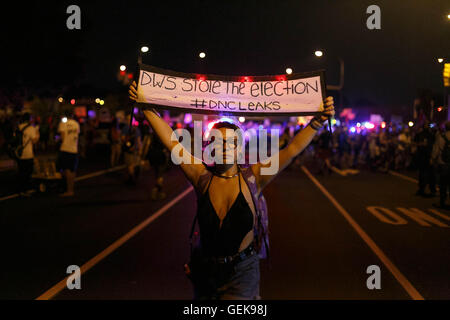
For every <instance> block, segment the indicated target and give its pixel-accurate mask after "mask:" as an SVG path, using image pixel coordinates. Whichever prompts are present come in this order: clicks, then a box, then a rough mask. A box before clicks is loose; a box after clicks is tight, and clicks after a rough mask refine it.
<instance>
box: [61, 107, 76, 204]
mask: <svg viewBox="0 0 450 320" xmlns="http://www.w3.org/2000/svg"><path fill="white" fill-rule="evenodd" d="M58 133H59V134H60V135H61V141H62V143H61V147H60V148H59V161H58V162H59V168H60V169H61V170H63V171H64V172H63V173H64V177H65V178H66V184H67V190H66V192H65V193H63V194H61V196H62V197H72V196H73V195H74V182H75V173H76V171H77V168H78V136H79V134H80V125H79V124H78V122H77V121H75V120H74V119H72V116H71V114H70V113H66V115H65V116H64V117H63V118H62V120H61V122H60V123H59V126H58Z"/></svg>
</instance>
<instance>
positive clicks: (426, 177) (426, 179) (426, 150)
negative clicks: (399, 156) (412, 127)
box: [414, 120, 436, 197]
mask: <svg viewBox="0 0 450 320" xmlns="http://www.w3.org/2000/svg"><path fill="white" fill-rule="evenodd" d="M414 142H415V143H416V145H417V154H416V161H417V167H418V169H419V190H418V191H417V193H416V195H418V196H422V197H425V196H427V194H426V193H425V188H426V186H427V185H429V188H430V192H431V196H434V195H435V194H436V176H435V173H434V168H433V166H432V165H431V163H430V158H431V152H432V149H433V144H434V135H433V132H432V131H431V128H430V126H429V123H428V121H426V120H425V121H424V125H423V126H422V127H420V128H419V131H418V132H417V134H416V136H415V138H414Z"/></svg>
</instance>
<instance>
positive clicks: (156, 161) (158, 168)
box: [148, 131, 169, 201]
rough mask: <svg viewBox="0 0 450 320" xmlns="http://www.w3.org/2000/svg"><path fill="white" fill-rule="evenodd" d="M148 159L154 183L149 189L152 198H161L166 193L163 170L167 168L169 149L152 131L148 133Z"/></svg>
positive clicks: (164, 196)
mask: <svg viewBox="0 0 450 320" xmlns="http://www.w3.org/2000/svg"><path fill="white" fill-rule="evenodd" d="M148 160H149V162H150V165H151V166H152V168H153V170H154V173H155V178H156V183H155V186H154V187H153V189H152V191H151V199H152V200H154V201H155V200H163V199H165V198H166V194H165V193H164V192H163V184H164V172H165V171H166V169H167V166H168V161H169V151H168V150H167V149H166V148H165V147H164V145H163V144H162V142H161V140H160V139H159V138H158V136H157V135H156V134H155V132H154V131H152V133H151V135H150V147H149V150H148Z"/></svg>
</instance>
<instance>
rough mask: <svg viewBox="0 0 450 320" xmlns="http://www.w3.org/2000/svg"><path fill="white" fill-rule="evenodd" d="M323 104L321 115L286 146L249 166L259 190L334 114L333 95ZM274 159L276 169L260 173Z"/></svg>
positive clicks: (305, 145) (307, 143)
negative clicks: (264, 159) (267, 172)
mask: <svg viewBox="0 0 450 320" xmlns="http://www.w3.org/2000/svg"><path fill="white" fill-rule="evenodd" d="M324 104H325V109H324V112H323V113H322V115H321V116H320V117H317V118H314V119H313V120H311V123H310V125H308V126H307V127H306V128H304V129H303V130H302V131H300V132H299V133H297V134H296V135H295V137H294V138H293V139H292V141H291V143H289V145H288V146H287V147H286V148H284V149H282V150H281V151H280V152H278V153H276V154H275V155H273V156H271V157H270V158H269V160H268V162H267V163H265V164H262V163H261V162H258V163H256V164H254V165H253V166H252V167H251V168H252V171H253V173H254V175H255V177H256V181H257V185H258V189H259V191H261V190H262V189H263V188H264V187H265V186H266V185H267V184H268V183H269V182H270V181H272V179H273V178H275V177H276V176H277V174H279V173H280V172H281V171H283V169H284V168H286V167H287V166H288V164H289V163H290V162H291V161H292V160H293V159H294V158H295V157H296V156H297V155H299V154H300V153H301V152H302V151H303V150H304V149H305V148H306V147H307V146H308V145H309V144H310V143H311V141H312V139H313V137H314V136H315V134H316V133H317V129H318V128H320V127H321V126H322V123H323V122H325V121H326V120H327V119H328V118H329V117H333V116H334V101H333V97H328V98H326V99H325V102H324ZM274 157H278V159H275V158H274ZM274 161H277V162H278V168H277V169H278V170H276V172H274V173H270V174H266V175H263V174H261V169H262V168H270V167H271V166H272V165H273V162H274Z"/></svg>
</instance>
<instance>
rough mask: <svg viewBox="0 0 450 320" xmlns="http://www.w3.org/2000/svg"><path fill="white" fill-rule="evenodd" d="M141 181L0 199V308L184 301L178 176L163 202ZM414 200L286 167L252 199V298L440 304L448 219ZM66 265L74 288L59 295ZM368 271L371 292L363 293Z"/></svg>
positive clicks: (386, 182) (407, 188) (381, 186)
mask: <svg viewBox="0 0 450 320" xmlns="http://www.w3.org/2000/svg"><path fill="white" fill-rule="evenodd" d="M153 183H154V177H153V174H152V173H151V171H146V172H144V174H143V176H142V178H141V180H140V181H139V183H138V185H137V186H129V185H125V184H124V172H114V173H108V174H104V175H100V176H97V177H93V178H91V179H86V180H83V181H80V182H78V183H77V185H76V192H77V194H76V196H75V197H74V198H72V199H60V198H58V197H56V196H55V195H53V194H47V195H36V196H34V197H32V198H29V199H17V198H16V199H10V200H6V201H2V202H0V228H1V230H0V234H1V243H2V247H3V250H2V251H3V254H2V257H3V259H2V264H1V266H0V277H1V278H0V281H1V283H2V286H1V290H0V299H36V298H38V297H40V298H52V299H157V300H159V299H191V298H192V292H191V286H190V282H189V280H188V279H187V278H186V277H185V275H184V273H183V270H182V266H183V264H184V263H185V262H186V261H187V258H188V252H189V245H188V235H189V231H190V226H191V223H192V219H193V217H194V214H195V209H196V202H195V194H194V192H193V191H192V189H189V188H190V185H189V183H188V182H187V180H185V178H184V176H183V174H182V173H181V171H180V170H179V169H178V168H173V169H171V170H170V171H169V172H168V174H167V178H166V186H167V188H166V192H167V199H165V200H164V201H161V202H153V201H151V200H150V189H151V187H152V184H153ZM415 191H416V185H415V184H414V183H413V182H412V181H411V180H407V179H405V178H402V177H400V176H397V175H392V174H381V173H371V172H365V171H363V172H361V173H360V174H358V175H355V176H346V177H344V176H340V175H336V174H333V175H329V176H323V175H317V174H316V173H315V172H314V170H313V169H312V168H311V167H309V169H308V166H306V167H303V168H300V167H298V168H288V169H287V170H286V171H284V172H283V173H281V174H280V176H279V177H277V178H276V179H275V180H274V181H273V182H272V183H271V184H270V185H269V186H268V187H267V188H266V190H265V191H264V194H265V196H266V198H267V201H268V206H269V216H270V244H271V251H270V253H271V256H270V260H269V261H261V296H262V299H275V300H277V299H421V298H424V299H449V298H450V240H449V239H450V237H449V232H450V228H449V226H450V212H448V211H445V210H440V209H436V208H434V207H433V206H432V204H433V203H436V202H437V200H438V199H437V198H429V199H426V198H420V197H416V196H414V193H415ZM436 210H437V211H436ZM136 227H137V229H136ZM133 228H135V229H133ZM124 235H125V237H123V236H124ZM105 249H106V250H105ZM269 264H270V266H269ZM71 265H77V266H80V267H81V271H82V275H81V290H68V289H67V288H66V286H65V278H66V277H67V276H68V274H67V272H66V271H67V267H68V266H71ZM372 265H375V266H378V267H379V268H380V279H381V281H380V283H381V288H380V289H372V290H369V289H368V288H367V284H366V282H367V279H368V278H369V277H370V276H371V274H368V273H367V268H368V267H369V266H372Z"/></svg>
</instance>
